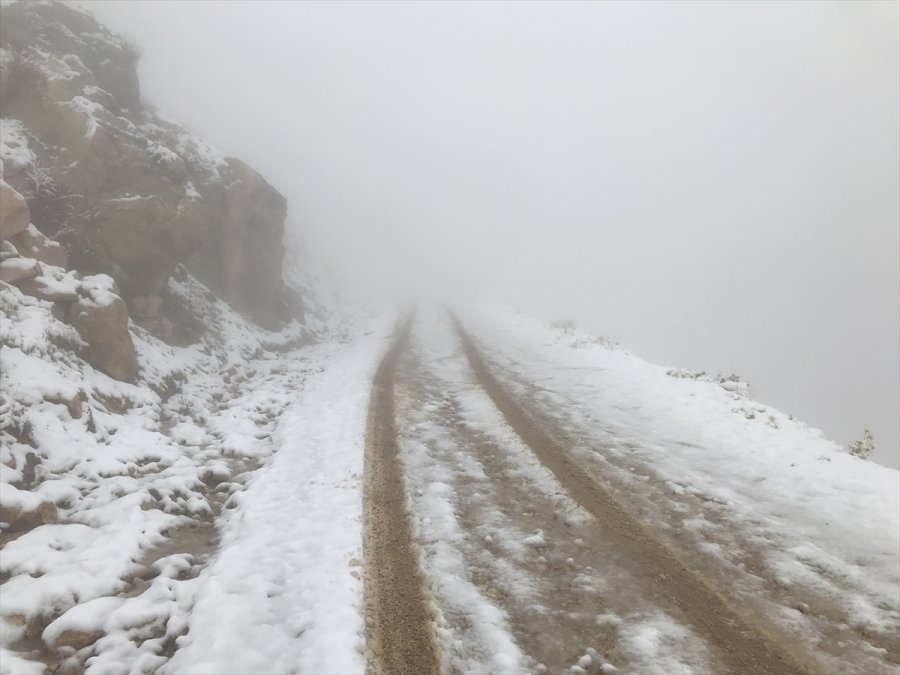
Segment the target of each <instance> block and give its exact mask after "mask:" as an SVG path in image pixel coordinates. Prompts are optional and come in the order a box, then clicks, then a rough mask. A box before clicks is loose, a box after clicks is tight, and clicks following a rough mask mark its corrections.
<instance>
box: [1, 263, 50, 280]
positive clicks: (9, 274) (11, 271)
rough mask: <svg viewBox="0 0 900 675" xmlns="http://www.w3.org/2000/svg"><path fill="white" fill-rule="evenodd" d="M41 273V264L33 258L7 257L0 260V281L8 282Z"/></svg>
mask: <svg viewBox="0 0 900 675" xmlns="http://www.w3.org/2000/svg"><path fill="white" fill-rule="evenodd" d="M40 273H41V265H40V263H39V262H38V261H37V260H35V259H34V258H7V259H6V260H0V281H5V282H6V283H8V284H11V283H15V282H16V281H20V280H22V279H30V278H31V277H35V276H37V275H38V274H40Z"/></svg>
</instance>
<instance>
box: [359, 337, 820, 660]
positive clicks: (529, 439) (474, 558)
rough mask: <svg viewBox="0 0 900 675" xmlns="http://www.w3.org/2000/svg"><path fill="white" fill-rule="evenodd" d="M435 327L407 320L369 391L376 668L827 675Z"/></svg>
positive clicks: (368, 508) (482, 362) (468, 349)
mask: <svg viewBox="0 0 900 675" xmlns="http://www.w3.org/2000/svg"><path fill="white" fill-rule="evenodd" d="M438 324H439V325H438V327H437V328H431V329H429V328H428V327H427V326H426V327H422V328H417V329H416V330H414V331H413V335H412V339H411V340H410V339H409V338H408V332H407V330H404V331H402V332H401V334H400V336H399V337H398V338H397V340H396V342H395V344H394V346H393V348H392V349H391V350H390V352H389V353H388V355H387V357H386V358H385V360H384V363H383V364H382V366H381V368H380V370H379V372H378V375H377V376H376V379H375V383H374V388H373V398H372V404H371V407H370V421H369V437H368V439H367V457H366V471H367V475H366V480H365V512H366V519H367V520H366V536H367V539H366V547H365V551H366V598H367V599H366V616H367V626H368V636H367V638H368V644H369V646H370V669H371V670H372V672H377V673H431V672H438V671H439V670H440V671H443V672H451V673H456V672H459V673H462V672H500V673H502V672H507V673H517V672H576V673H578V672H585V673H607V672H613V670H614V669H615V668H619V669H624V670H626V671H628V672H642V673H664V672H665V673H669V672H696V673H766V674H772V675H775V674H783V673H816V672H825V669H824V668H823V667H822V664H821V663H819V662H818V661H817V660H816V658H815V656H814V655H813V652H812V650H811V649H810V648H809V646H808V645H802V644H799V643H798V641H797V640H796V639H795V638H794V637H792V636H790V635H788V634H785V632H784V630H783V629H782V628H781V627H780V626H778V625H777V624H775V623H772V622H770V621H769V620H768V619H767V617H766V616H764V615H763V614H761V613H760V612H759V611H757V608H755V607H753V606H748V605H747V604H746V603H744V602H743V601H742V599H741V597H739V596H737V595H734V594H732V593H731V592H730V589H729V587H728V586H727V585H725V584H723V583H721V579H722V575H721V574H719V575H717V574H714V573H711V572H710V570H708V569H707V567H706V566H707V564H708V563H707V562H705V561H701V560H700V559H699V558H696V559H695V558H693V557H692V556H691V554H690V551H685V550H680V549H679V548H678V547H676V546H673V545H672V543H671V542H670V541H667V540H666V539H665V538H664V537H662V536H660V535H659V532H658V530H657V529H656V528H654V527H651V526H648V523H646V522H645V521H644V520H643V519H642V515H641V514H643V513H644V510H643V509H642V508H639V507H638V506H636V505H635V504H630V503H629V502H628V499H627V497H625V498H623V495H622V494H621V493H620V492H616V491H613V490H611V489H609V487H608V486H607V485H606V483H605V481H604V480H603V478H602V476H598V475H597V474H596V472H593V471H590V472H589V471H586V470H585V469H584V468H583V467H582V466H581V465H580V464H579V463H578V462H577V461H576V460H575V459H574V458H573V457H572V456H571V455H570V454H569V453H568V451H567V448H566V446H565V444H564V441H562V442H561V441H560V440H558V439H561V438H563V439H564V438H565V435H564V434H562V433H557V430H555V429H554V428H553V427H552V422H548V421H547V420H546V419H541V420H538V419H536V418H535V416H533V415H530V414H529V413H528V412H527V407H526V406H523V405H522V404H521V403H520V401H519V400H517V398H516V396H514V395H513V394H511V393H510V391H509V389H508V388H507V387H505V386H504V385H503V384H502V383H501V381H500V380H499V379H498V378H496V377H495V376H494V374H493V373H492V370H491V364H490V363H489V362H487V361H486V359H485V357H484V356H483V354H482V353H481V352H480V351H479V349H478V348H477V346H476V344H475V342H473V340H472V339H471V338H470V337H469V336H468V335H467V334H466V332H465V330H464V328H463V327H462V326H461V325H460V324H459V323H456V325H455V328H456V332H455V333H454V331H453V329H452V327H451V326H450V324H449V323H447V322H446V321H445V322H443V323H440V322H438ZM407 328H408V327H407ZM448 328H449V330H448ZM572 668H574V669H575V670H571V669H572ZM579 669H580V670H579Z"/></svg>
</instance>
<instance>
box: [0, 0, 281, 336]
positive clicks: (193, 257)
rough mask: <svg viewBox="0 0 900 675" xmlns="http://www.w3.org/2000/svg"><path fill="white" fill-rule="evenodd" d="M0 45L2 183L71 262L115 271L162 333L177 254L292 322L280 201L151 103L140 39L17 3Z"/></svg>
mask: <svg viewBox="0 0 900 675" xmlns="http://www.w3.org/2000/svg"><path fill="white" fill-rule="evenodd" d="M0 50H2V51H0V102H2V104H0V116H2V118H3V122H2V124H3V129H2V136H3V147H2V155H0V156H2V160H3V180H4V181H5V183H7V184H8V185H9V186H10V187H11V188H13V189H15V190H16V191H17V192H19V193H20V194H22V195H24V197H25V198H26V200H27V202H28V206H29V207H30V210H31V222H32V224H33V225H34V226H35V227H36V229H37V230H38V231H39V232H41V233H42V234H44V235H45V236H47V237H49V238H50V239H51V240H52V241H54V242H56V243H58V244H60V245H61V247H62V249H63V250H64V251H65V253H66V254H67V258H68V262H69V263H70V264H71V267H72V268H74V269H77V270H79V271H80V272H82V273H85V274H98V273H103V274H108V275H110V276H112V277H113V279H115V281H116V284H117V286H118V288H119V291H120V294H121V296H122V297H123V299H124V300H125V301H126V303H127V304H128V307H129V309H130V311H131V314H132V316H133V317H134V318H135V319H137V320H139V321H142V322H145V323H147V324H148V325H149V326H151V327H153V328H156V329H158V330H161V331H162V332H163V334H165V332H166V331H171V330H172V328H171V326H170V324H171V323H177V321H176V317H175V316H172V314H173V312H174V310H173V311H172V312H170V311H169V306H168V305H169V303H167V299H168V295H167V291H166V283H167V281H168V279H169V278H170V277H171V275H172V273H173V271H174V270H175V268H176V266H178V265H179V264H184V265H185V266H186V267H187V269H188V270H189V271H190V272H191V273H192V274H194V275H195V276H196V277H197V278H198V279H200V280H201V281H202V282H203V283H204V284H205V285H206V286H208V287H209V288H210V289H211V290H212V291H214V292H215V293H216V294H217V295H219V296H220V297H222V298H223V299H224V300H226V301H227V302H228V303H229V304H231V305H232V306H233V307H234V308H235V309H237V310H238V311H240V312H241V313H243V314H245V315H246V316H248V317H249V318H251V319H252V320H254V321H255V322H257V323H259V324H261V325H263V326H265V327H268V328H277V327H279V326H280V325H282V324H283V323H284V322H285V321H286V320H287V319H288V316H289V307H288V297H287V291H286V290H285V287H284V284H283V282H282V277H281V267H282V258H283V243H282V239H283V234H284V220H285V216H286V202H285V200H284V198H283V197H282V196H281V195H280V194H279V193H278V192H277V191H276V190H275V189H273V188H272V187H271V186H270V185H268V184H267V183H266V181H265V180H264V179H263V178H262V177H261V176H259V174H257V173H256V172H255V171H253V170H252V169H251V168H250V167H248V166H247V165H246V164H244V163H243V162H241V161H240V160H237V159H234V158H230V157H225V156H223V155H222V154H221V153H219V152H218V151H216V150H215V149H213V148H211V147H210V146H209V145H207V144H206V143H204V142H203V141H202V140H200V139H199V138H197V137H196V136H195V135H194V134H192V133H191V132H190V131H188V130H187V129H185V128H183V127H180V126H178V125H177V124H174V123H172V122H170V121H168V120H166V119H164V118H163V117H162V116H161V115H159V114H158V113H156V112H155V111H154V110H153V109H152V108H151V107H150V106H149V105H148V104H147V103H145V102H144V101H143V100H142V99H141V96H140V86H139V83H138V79H137V72H136V65H137V53H136V51H135V50H134V48H132V47H131V46H130V45H129V44H128V43H127V42H125V41H124V40H122V39H121V38H119V37H118V36H116V35H114V34H112V33H111V32H110V31H108V30H107V29H106V28H104V27H103V26H102V25H100V24H99V23H97V22H96V21H95V20H94V19H93V18H92V17H91V16H90V15H89V14H86V13H84V12H81V11H79V10H76V9H73V8H71V7H69V6H67V5H64V4H62V3H57V2H46V3H45V2H20V3H14V4H7V5H4V8H3V22H2V28H0ZM8 189H9V188H8V187H7V188H4V190H8ZM14 229H15V228H14V226H12V225H10V226H8V232H6V233H4V239H6V238H7V237H12V236H14V235H15V232H14ZM4 230H7V227H4ZM12 243H13V245H16V244H17V240H14V241H13V242H12ZM45 262H46V261H45ZM53 262H55V263H59V262H61V260H60V259H59V258H58V257H57V259H56V260H54V261H53ZM61 266H62V267H65V265H64V264H63V265H61Z"/></svg>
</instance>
